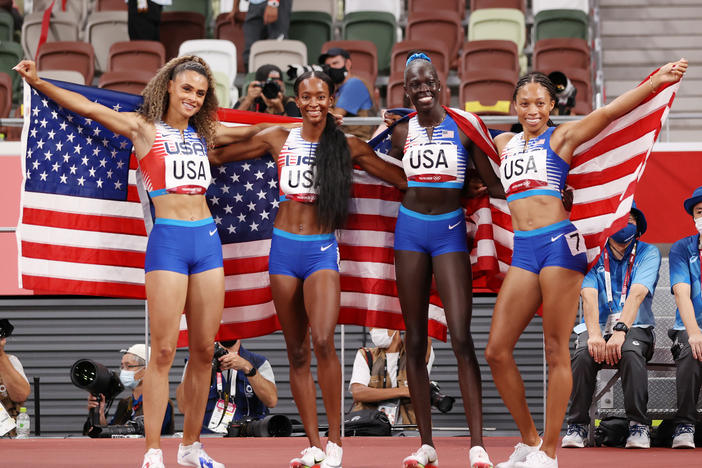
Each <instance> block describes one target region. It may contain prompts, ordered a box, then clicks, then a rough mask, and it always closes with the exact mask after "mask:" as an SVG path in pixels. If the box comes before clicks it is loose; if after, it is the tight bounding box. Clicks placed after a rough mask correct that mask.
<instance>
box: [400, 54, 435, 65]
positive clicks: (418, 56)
mask: <svg viewBox="0 0 702 468" xmlns="http://www.w3.org/2000/svg"><path fill="white" fill-rule="evenodd" d="M412 60H426V61H427V62H429V63H431V59H430V58H429V57H428V56H427V54H425V53H424V52H419V53H416V54H412V55H410V56H409V57H408V58H407V63H405V66H407V65H409V64H410V62H411V61H412Z"/></svg>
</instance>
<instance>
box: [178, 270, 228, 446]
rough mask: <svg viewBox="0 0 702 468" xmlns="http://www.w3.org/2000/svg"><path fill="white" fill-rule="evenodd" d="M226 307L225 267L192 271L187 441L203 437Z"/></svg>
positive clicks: (188, 305)
mask: <svg viewBox="0 0 702 468" xmlns="http://www.w3.org/2000/svg"><path fill="white" fill-rule="evenodd" d="M223 308H224V270H223V269H222V268H214V269H212V270H207V271H203V272H202V273H197V274H194V275H190V282H189V284H188V298H187V303H186V319H187V321H188V341H189V348H190V358H189V360H188V372H187V374H188V375H187V376H188V378H187V380H186V381H185V382H184V384H185V392H186V393H185V394H186V395H187V398H188V407H187V411H186V413H185V421H184V424H183V445H190V444H192V443H193V442H195V441H197V440H200V431H201V429H202V420H203V418H204V415H205V407H206V406H207V395H208V394H209V389H210V377H211V374H212V354H213V352H214V338H215V335H216V334H217V330H218V329H219V324H220V322H221V321H222V310H223Z"/></svg>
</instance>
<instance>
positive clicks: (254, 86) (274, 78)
mask: <svg viewBox="0 0 702 468" xmlns="http://www.w3.org/2000/svg"><path fill="white" fill-rule="evenodd" d="M282 76H283V75H282V72H281V71H280V68H278V67H277V66H275V65H270V64H266V65H261V66H260V67H258V70H256V76H255V78H256V79H255V80H254V81H252V82H251V83H249V88H248V90H247V92H246V95H245V96H243V97H241V98H240V99H239V101H238V102H237V103H236V105H235V106H234V108H235V109H239V110H245V111H252V112H265V113H268V114H275V115H286V116H288V117H300V109H298V108H297V104H295V98H294V97H292V96H286V95H285V83H283V78H282ZM276 90H277V91H276Z"/></svg>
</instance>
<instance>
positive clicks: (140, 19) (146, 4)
mask: <svg viewBox="0 0 702 468" xmlns="http://www.w3.org/2000/svg"><path fill="white" fill-rule="evenodd" d="M171 3H172V0H128V2H127V29H128V31H129V39H130V40H132V41H158V40H159V37H160V35H159V27H160V26H161V11H162V10H163V6H164V5H170V4H171Z"/></svg>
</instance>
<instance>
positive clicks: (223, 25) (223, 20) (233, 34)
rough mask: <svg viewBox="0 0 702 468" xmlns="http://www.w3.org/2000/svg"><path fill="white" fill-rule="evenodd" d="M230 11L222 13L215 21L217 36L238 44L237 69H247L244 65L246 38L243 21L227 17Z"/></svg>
mask: <svg viewBox="0 0 702 468" xmlns="http://www.w3.org/2000/svg"><path fill="white" fill-rule="evenodd" d="M227 16H228V13H222V14H220V15H219V16H218V17H217V20H216V21H215V38H217V39H227V40H230V41H232V42H233V43H234V45H235V46H236V69H237V70H246V68H245V67H244V48H245V47H246V39H245V38H244V29H243V27H242V23H235V22H233V21H231V20H229V19H227Z"/></svg>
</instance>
